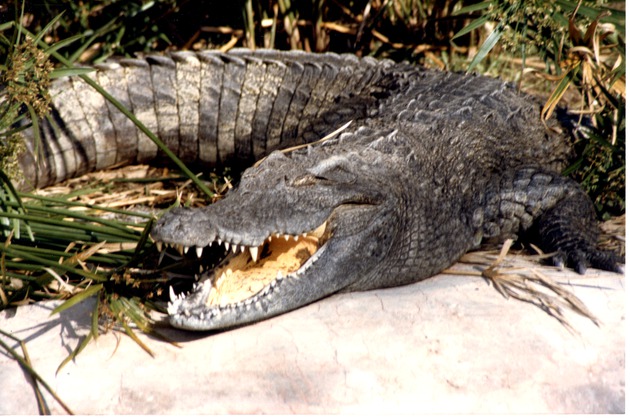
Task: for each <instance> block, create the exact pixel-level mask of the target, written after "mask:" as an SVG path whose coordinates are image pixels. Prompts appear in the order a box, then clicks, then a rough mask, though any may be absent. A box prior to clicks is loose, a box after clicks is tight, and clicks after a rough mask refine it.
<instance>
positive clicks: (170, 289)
mask: <svg viewBox="0 0 630 420" xmlns="http://www.w3.org/2000/svg"><path fill="white" fill-rule="evenodd" d="M168 297H169V299H170V301H171V302H175V301H176V300H177V295H176V294H175V290H173V286H168Z"/></svg>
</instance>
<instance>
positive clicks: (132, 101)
mask: <svg viewBox="0 0 630 420" xmlns="http://www.w3.org/2000/svg"><path fill="white" fill-rule="evenodd" d="M392 64H393V63H392V62H389V61H376V60H373V59H369V58H365V59H358V58H357V57H355V56H351V55H336V54H321V55H316V54H306V53H302V52H293V51H292V52H278V51H270V50H258V51H249V50H241V49H239V50H233V51H232V52H230V53H221V52H218V51H203V52H197V53H194V52H174V53H170V54H169V55H165V56H154V55H150V56H147V57H145V58H142V59H119V60H115V61H111V62H106V63H104V64H99V65H97V66H95V68H96V72H94V73H91V74H90V77H92V78H93V79H94V80H95V81H96V82H97V83H98V84H100V85H101V86H102V87H103V88H104V89H105V90H106V91H107V92H109V93H110V94H111V95H112V96H114V97H115V98H116V99H117V100H118V101H119V102H120V103H122V104H123V105H124V106H125V107H126V108H127V109H129V110H130V111H131V112H133V113H134V114H135V116H136V117H137V118H138V119H139V120H140V121H141V122H142V123H143V124H144V125H145V126H146V127H148V128H149V129H150V130H151V131H153V133H155V134H156V135H157V136H158V137H159V138H160V139H161V140H162V141H163V142H164V143H165V144H166V145H167V146H168V147H169V149H170V150H171V151H172V152H173V153H175V154H177V155H178V156H179V158H180V159H181V160H183V161H184V162H186V163H188V164H191V165H193V166H199V167H204V168H208V167H209V166H210V167H215V166H217V165H222V166H236V167H244V166H246V165H249V164H250V163H252V162H253V161H255V160H256V159H259V158H260V157H262V156H263V155H265V154H268V153H269V152H271V151H273V150H276V149H279V148H284V147H288V146H293V145H297V144H301V143H306V142H310V141H313V140H316V139H318V138H320V137H322V136H324V135H326V134H327V133H328V132H330V131H332V130H334V129H335V127H336V126H338V125H341V124H343V123H345V122H347V121H348V120H352V119H357V118H362V117H364V116H365V115H366V113H367V109H368V107H369V106H370V102H371V101H372V100H374V95H372V94H373V93H374V92H373V89H371V87H372V86H373V85H374V83H375V81H376V80H379V78H381V76H382V74H383V70H384V69H386V68H387V67H389V66H391V65H392ZM51 96H52V98H53V102H52V107H51V108H52V109H51V113H50V115H49V116H48V117H47V118H45V119H42V121H40V123H39V130H40V138H41V139H42V142H41V144H39V145H37V144H36V143H35V141H34V140H33V139H34V137H35V136H34V135H33V133H32V128H29V129H27V130H25V131H24V137H25V139H26V144H27V151H26V152H25V153H24V155H23V156H22V157H21V158H20V163H21V168H22V172H23V175H24V176H23V180H22V182H19V181H18V185H19V187H20V188H22V189H30V188H35V187H43V186H46V185H50V184H53V183H56V182H60V181H62V180H64V179H67V178H70V177H74V176H79V175H81V174H84V173H87V172H91V171H94V170H99V169H104V168H108V167H111V166H114V165H120V164H123V163H145V162H155V161H160V160H162V161H164V160H165V157H164V155H163V153H161V152H160V151H159V150H158V147H157V146H156V145H155V144H154V143H153V142H152V141H151V140H150V139H149V138H148V137H147V136H146V135H145V134H143V133H142V132H141V131H140V130H139V129H138V128H136V126H135V125H134V123H133V122H132V121H131V120H130V119H129V118H127V117H126V116H125V115H124V114H123V113H122V112H120V111H119V110H118V109H117V108H116V107H115V106H114V105H112V104H111V103H110V102H108V101H107V100H106V99H105V98H104V97H103V96H102V95H100V94H99V93H98V92H97V91H96V90H94V89H92V88H91V87H90V86H89V85H87V84H86V83H85V82H84V81H83V80H82V79H80V78H78V77H67V78H62V79H59V80H56V81H55V82H54V83H53V86H52V88H51Z"/></svg>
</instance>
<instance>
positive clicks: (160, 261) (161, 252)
mask: <svg viewBox="0 0 630 420" xmlns="http://www.w3.org/2000/svg"><path fill="white" fill-rule="evenodd" d="M164 254H166V249H163V250H161V251H160V258H159V259H158V265H160V264H162V259H163V258H164Z"/></svg>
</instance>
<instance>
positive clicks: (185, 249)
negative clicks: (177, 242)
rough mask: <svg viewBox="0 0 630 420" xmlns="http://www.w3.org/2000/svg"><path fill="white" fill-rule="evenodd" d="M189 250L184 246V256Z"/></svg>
mask: <svg viewBox="0 0 630 420" xmlns="http://www.w3.org/2000/svg"><path fill="white" fill-rule="evenodd" d="M189 249H190V247H189V246H185V247H184V254H188V250H189Z"/></svg>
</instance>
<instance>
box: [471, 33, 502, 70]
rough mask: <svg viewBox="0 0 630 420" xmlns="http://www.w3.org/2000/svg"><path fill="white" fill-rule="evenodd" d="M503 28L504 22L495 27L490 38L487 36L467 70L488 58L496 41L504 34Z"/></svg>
mask: <svg viewBox="0 0 630 420" xmlns="http://www.w3.org/2000/svg"><path fill="white" fill-rule="evenodd" d="M503 30H504V26H503V24H502V23H500V24H498V25H497V27H496V28H494V30H493V31H492V33H491V34H490V35H488V38H486V40H485V41H484V42H483V44H482V45H481V48H479V51H477V54H475V57H473V59H472V61H471V62H470V65H469V66H468V69H467V70H466V71H467V72H471V71H473V69H474V68H475V67H477V65H478V64H479V63H481V61H482V60H483V59H484V58H486V56H487V55H488V53H489V52H490V50H492V48H494V46H495V45H496V43H497V42H499V39H501V36H502V35H503Z"/></svg>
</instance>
